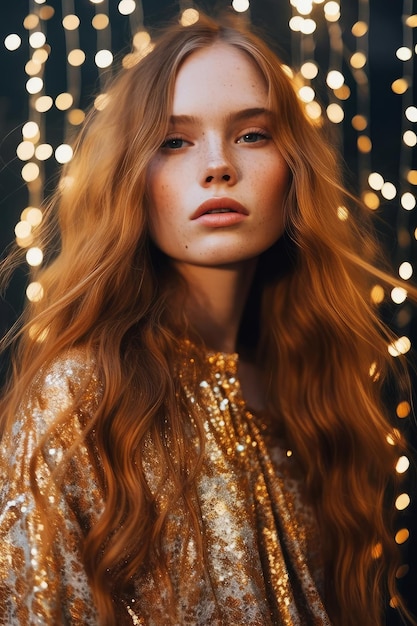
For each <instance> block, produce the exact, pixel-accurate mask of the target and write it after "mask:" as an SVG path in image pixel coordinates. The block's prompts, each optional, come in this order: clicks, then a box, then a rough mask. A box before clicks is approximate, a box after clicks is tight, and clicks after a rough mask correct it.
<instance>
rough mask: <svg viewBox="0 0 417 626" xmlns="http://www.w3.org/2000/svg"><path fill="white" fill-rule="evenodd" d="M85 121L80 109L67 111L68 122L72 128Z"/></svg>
mask: <svg viewBox="0 0 417 626" xmlns="http://www.w3.org/2000/svg"><path fill="white" fill-rule="evenodd" d="M84 120H85V113H84V111H83V110H82V109H72V110H71V111H68V121H69V123H70V124H72V125H73V126H78V125H79V124H82V123H83V122H84Z"/></svg>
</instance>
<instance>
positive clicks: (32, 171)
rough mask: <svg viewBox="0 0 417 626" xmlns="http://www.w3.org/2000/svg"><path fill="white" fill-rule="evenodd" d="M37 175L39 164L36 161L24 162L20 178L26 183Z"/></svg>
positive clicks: (30, 181)
mask: <svg viewBox="0 0 417 626" xmlns="http://www.w3.org/2000/svg"><path fill="white" fill-rule="evenodd" d="M38 176H39V166H38V165H36V163H26V165H24V166H23V167H22V178H23V180H24V181H26V182H27V183H32V182H33V181H34V180H36V179H37V178H38Z"/></svg>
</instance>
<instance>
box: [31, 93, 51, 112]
mask: <svg viewBox="0 0 417 626" xmlns="http://www.w3.org/2000/svg"><path fill="white" fill-rule="evenodd" d="M53 103H54V101H53V100H52V98H51V96H40V97H39V98H37V99H36V101H35V109H36V110H37V111H38V113H45V112H46V111H49V109H50V108H51V106H52V105H53Z"/></svg>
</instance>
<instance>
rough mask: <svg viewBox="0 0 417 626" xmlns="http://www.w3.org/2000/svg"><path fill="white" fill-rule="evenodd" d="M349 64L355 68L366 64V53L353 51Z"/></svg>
mask: <svg viewBox="0 0 417 626" xmlns="http://www.w3.org/2000/svg"><path fill="white" fill-rule="evenodd" d="M350 64H351V66H352V67H354V68H355V69H357V70H358V69H361V68H362V67H364V66H365V65H366V55H365V54H364V53H363V52H355V53H354V54H352V56H351V57H350Z"/></svg>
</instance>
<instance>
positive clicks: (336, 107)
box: [326, 102, 345, 124]
mask: <svg viewBox="0 0 417 626" xmlns="http://www.w3.org/2000/svg"><path fill="white" fill-rule="evenodd" d="M326 113H327V117H328V118H329V120H330V121H331V122H333V123H334V124H340V122H342V121H343V118H344V117H345V114H344V111H343V109H342V107H341V106H340V104H336V102H333V103H332V104H329V106H328V107H327V109H326Z"/></svg>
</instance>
